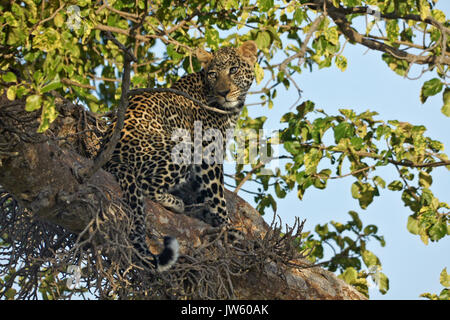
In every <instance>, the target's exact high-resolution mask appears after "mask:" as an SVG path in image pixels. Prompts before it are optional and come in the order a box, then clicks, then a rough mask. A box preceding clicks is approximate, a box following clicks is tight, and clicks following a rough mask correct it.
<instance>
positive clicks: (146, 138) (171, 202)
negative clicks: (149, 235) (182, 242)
mask: <svg viewBox="0 0 450 320" xmlns="http://www.w3.org/2000/svg"><path fill="white" fill-rule="evenodd" d="M257 51H258V49H257V46H256V43H255V42H254V41H252V40H247V41H244V42H243V43H242V44H241V45H240V46H238V47H233V46H224V47H221V48H219V49H217V50H216V51H211V52H208V51H206V50H205V49H203V48H200V47H199V48H197V49H196V51H195V55H196V58H197V61H198V62H199V65H200V66H201V68H200V71H198V72H192V73H188V74H186V75H184V76H182V77H181V78H180V79H179V80H178V81H176V82H174V83H173V84H172V86H171V87H170V88H171V89H172V91H157V90H155V91H151V90H150V91H143V92H139V93H137V94H132V95H129V99H128V107H127V110H126V113H125V120H124V125H123V129H122V131H121V132H120V138H119V141H118V143H117V145H116V146H115V149H114V151H113V154H112V156H111V158H110V160H109V161H108V162H107V163H106V164H105V165H104V166H103V169H105V170H106V171H108V172H110V173H112V174H113V175H114V176H115V178H116V179H117V181H118V182H119V185H120V188H121V190H122V193H123V198H124V200H125V202H126V203H127V204H128V205H129V207H130V209H131V212H132V217H131V219H132V222H133V223H132V225H133V227H132V230H131V232H130V235H129V238H130V240H131V242H132V244H133V246H134V247H135V249H137V251H138V252H139V254H140V257H144V259H145V260H146V261H147V263H148V262H149V263H148V264H149V265H151V266H153V267H154V268H156V270H158V271H159V272H162V271H166V270H168V269H170V268H171V267H172V266H173V265H174V264H175V263H176V261H177V259H178V256H179V244H178V241H177V239H176V238H175V237H171V236H166V237H164V239H163V243H164V248H163V249H162V251H161V252H160V253H159V254H153V253H152V252H151V251H150V250H149V247H148V246H147V244H146V222H145V220H146V219H145V199H146V198H148V199H150V200H152V201H154V202H156V203H158V204H160V205H162V206H163V207H165V208H167V209H169V210H171V211H173V212H175V213H186V212H187V211H188V210H187V209H188V206H187V205H186V204H185V201H184V200H183V199H182V197H181V196H179V195H177V191H178V194H179V190H181V189H182V187H183V186H186V185H189V188H191V189H192V191H193V194H194V195H195V196H194V198H193V199H191V200H193V201H192V202H193V203H194V205H189V206H190V207H191V208H192V207H195V206H196V205H199V206H200V208H201V214H200V215H199V216H198V217H199V218H200V219H202V220H204V221H205V222H207V223H208V224H210V225H211V226H212V227H229V226H230V224H231V221H230V217H229V214H228V212H227V205H226V199H225V194H224V172H223V162H221V161H210V160H208V161H207V159H200V160H198V161H193V160H192V157H189V152H184V153H183V152H181V153H180V154H181V160H180V157H175V156H174V148H176V147H177V146H180V145H182V146H184V147H186V148H187V149H189V148H190V150H191V151H192V150H194V149H195V148H199V147H201V148H203V149H205V148H208V146H209V145H210V144H211V143H212V142H213V141H214V140H215V137H211V136H210V137H206V138H203V139H202V140H201V141H195V137H194V135H195V133H196V132H195V131H196V130H197V129H198V126H197V127H196V125H195V124H196V123H200V124H201V129H202V130H203V131H204V132H207V131H208V129H214V130H216V131H215V132H218V133H220V134H221V135H222V137H226V134H227V132H229V130H230V129H231V130H232V129H233V128H234V127H235V125H236V122H237V120H238V119H239V114H240V112H241V110H242V108H243V106H244V104H245V99H246V96H247V92H248V90H249V88H250V87H251V85H252V83H253V80H254V78H255V64H256V62H257ZM181 93H183V94H181ZM114 125H115V123H114V122H113V124H112V125H111V130H110V132H112V130H113V128H114ZM176 130H183V132H185V133H186V134H187V135H188V136H190V138H191V140H190V141H191V142H190V143H188V142H186V144H185V145H183V143H182V142H180V139H178V140H177V139H174V132H175V131H176ZM192 138H194V142H192ZM197 140H198V139H197ZM182 141H184V140H182ZM106 142H107V139H106ZM218 143H222V144H225V143H226V141H218ZM199 144H200V145H199ZM187 149H183V150H187ZM189 158H190V159H189ZM213 158H214V157H213ZM230 229H231V228H230ZM141 259H142V258H141Z"/></svg>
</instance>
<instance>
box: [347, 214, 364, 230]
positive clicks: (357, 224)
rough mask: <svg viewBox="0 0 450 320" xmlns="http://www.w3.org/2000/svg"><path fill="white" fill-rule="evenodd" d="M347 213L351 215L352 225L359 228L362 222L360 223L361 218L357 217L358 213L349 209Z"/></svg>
mask: <svg viewBox="0 0 450 320" xmlns="http://www.w3.org/2000/svg"><path fill="white" fill-rule="evenodd" d="M348 214H349V215H350V216H351V217H352V220H353V221H352V222H353V223H354V225H355V226H356V228H358V230H361V229H362V226H363V224H362V221H361V219H360V218H359V215H358V213H357V212H356V211H353V210H350V211H349V212H348Z"/></svg>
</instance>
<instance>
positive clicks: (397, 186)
mask: <svg viewBox="0 0 450 320" xmlns="http://www.w3.org/2000/svg"><path fill="white" fill-rule="evenodd" d="M388 189H389V190H392V191H400V190H402V189H403V183H402V182H401V181H399V180H395V181H392V182H391V183H389V185H388Z"/></svg>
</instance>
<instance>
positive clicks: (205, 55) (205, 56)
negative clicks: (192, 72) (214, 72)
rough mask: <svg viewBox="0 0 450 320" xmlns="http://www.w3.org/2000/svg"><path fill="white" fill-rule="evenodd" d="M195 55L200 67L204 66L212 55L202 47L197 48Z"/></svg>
mask: <svg viewBox="0 0 450 320" xmlns="http://www.w3.org/2000/svg"><path fill="white" fill-rule="evenodd" d="M195 55H196V56H197V59H198V61H200V63H201V65H202V68H206V67H207V66H208V64H209V62H210V61H211V60H212V57H213V55H212V54H211V53H209V52H208V51H206V50H205V49H202V48H197V50H196V51H195Z"/></svg>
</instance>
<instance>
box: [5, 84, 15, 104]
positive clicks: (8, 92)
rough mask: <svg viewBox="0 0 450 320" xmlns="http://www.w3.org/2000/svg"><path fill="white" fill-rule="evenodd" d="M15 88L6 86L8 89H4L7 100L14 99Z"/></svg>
mask: <svg viewBox="0 0 450 320" xmlns="http://www.w3.org/2000/svg"><path fill="white" fill-rule="evenodd" d="M16 90H17V87H16V86H11V87H9V88H8V90H6V97H7V98H8V100H10V101H13V100H15V99H16Z"/></svg>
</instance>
